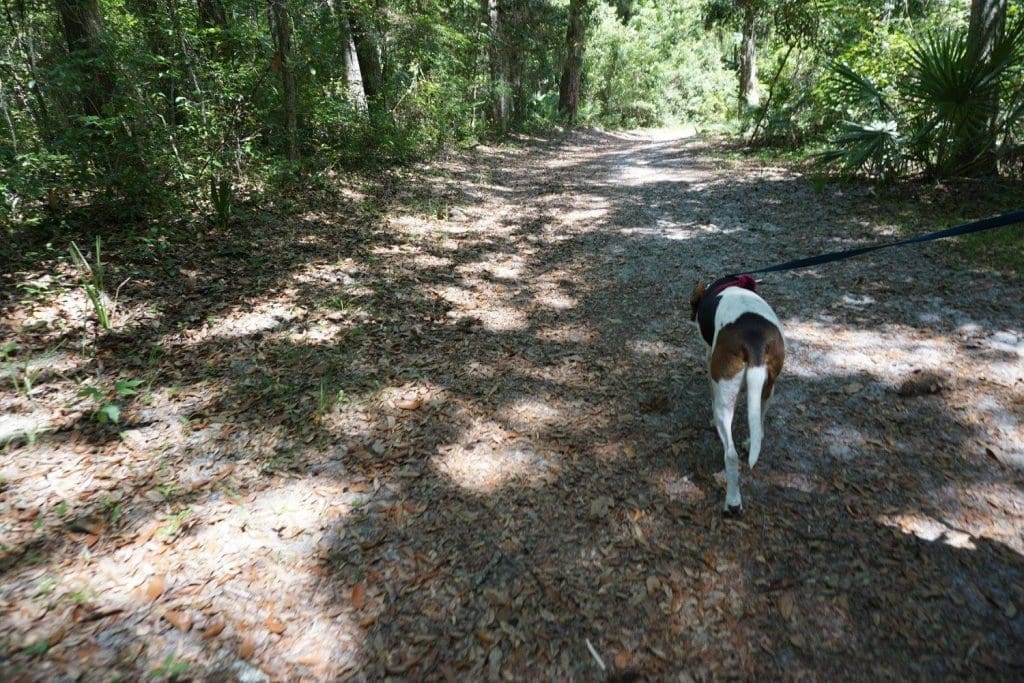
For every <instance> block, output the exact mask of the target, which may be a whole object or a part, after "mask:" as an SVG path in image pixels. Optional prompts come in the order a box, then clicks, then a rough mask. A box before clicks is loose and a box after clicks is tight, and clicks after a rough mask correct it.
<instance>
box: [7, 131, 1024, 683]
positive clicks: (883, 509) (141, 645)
mask: <svg viewBox="0 0 1024 683" xmlns="http://www.w3.org/2000/svg"><path fill="white" fill-rule="evenodd" d="M337 182H338V187H337V188H334V189H322V190H309V191H308V194H305V195H302V196H299V197H295V198H294V200H295V208H294V209H292V210H290V211H287V212H286V211H284V210H283V209H276V208H272V207H270V208H267V209H265V210H261V211H256V210H252V211H251V213H250V214H248V215H246V216H244V218H245V220H242V221H239V222H237V223H235V224H233V225H231V226H229V227H228V228H227V229H226V231H217V230H210V231H209V232H208V233H206V234H205V235H204V237H203V240H201V241H200V242H198V243H195V244H192V243H190V244H189V245H187V247H181V248H180V249H179V250H178V252H177V253H175V254H174V261H173V262H174V263H176V267H174V268H167V267H166V266H165V265H163V264H161V263H156V262H154V261H153V260H152V259H149V258H148V257H147V256H146V254H145V253H144V252H139V251H133V249H132V247H131V245H130V244H126V245H125V247H124V248H123V249H122V252H121V253H119V254H112V255H111V262H110V267H111V268H112V269H115V270H116V269H120V271H122V272H123V273H124V276H125V277H127V276H128V275H131V276H132V278H133V279H132V284H130V285H129V286H126V287H125V288H124V290H123V291H122V300H123V301H124V309H123V315H122V316H121V317H119V319H118V322H117V324H116V325H115V329H114V330H112V331H111V332H109V333H105V334H96V333H95V332H96V331H95V330H94V329H93V326H92V323H91V322H90V321H89V320H88V319H87V318H85V317H84V316H85V312H86V311H87V310H88V309H87V308H86V307H85V306H84V302H83V301H81V300H79V299H80V293H78V292H77V290H76V289H75V288H74V286H73V282H72V281H71V280H69V279H68V273H67V272H66V269H64V270H62V269H61V268H59V267H57V266H56V265H54V266H53V267H52V269H51V270H49V271H47V270H46V269H45V268H44V267H43V266H41V267H40V269H39V270H36V271H33V272H23V273H14V274H11V275H10V276H8V277H7V278H6V279H4V280H3V281H2V286H3V288H4V290H3V291H4V297H5V298H4V300H3V306H4V316H3V318H4V321H5V322H4V337H5V338H10V339H12V340H13V341H14V342H15V344H16V345H17V348H16V350H15V352H14V355H13V356H10V357H9V358H8V359H7V360H5V362H4V364H3V366H2V370H3V375H4V377H3V378H2V380H3V383H2V384H0V387H2V388H0V408H2V411H0V412H2V415H3V416H4V417H3V418H0V437H2V439H3V442H4V443H5V444H6V445H5V446H4V450H3V452H2V455H3V460H2V471H0V475H2V480H0V482H2V483H0V509H2V513H3V514H2V517H3V527H2V529H0V533H2V538H0V543H2V544H3V545H2V546H0V571H2V572H3V582H2V588H0V595H2V599H0V645H2V647H3V657H2V660H0V661H2V663H0V675H2V677H3V678H4V680H12V681H18V680H28V681H31V680H53V679H71V680H87V681H88V680H109V679H110V678H112V677H116V676H122V677H124V678H126V679H135V678H141V677H143V676H149V675H150V674H151V672H159V671H164V670H165V669H169V668H170V667H169V666H165V663H169V664H170V665H176V664H177V663H178V662H182V663H184V664H183V665H184V666H185V667H186V668H185V671H186V673H185V674H181V675H184V676H187V677H191V678H194V679H196V680H209V679H218V678H221V679H222V678H224V677H227V678H229V679H230V678H239V679H241V678H245V679H246V680H291V679H304V680H379V679H385V678H388V677H391V678H393V679H396V680H397V679H411V680H440V679H444V680H481V679H488V680H499V679H501V680H523V679H537V680H600V679H608V680H645V679H646V680H677V681H700V680H717V679H722V678H762V679H776V678H807V679H829V678H834V677H842V678H843V679H850V678H859V679H864V680H876V679H878V678H881V677H885V678H939V677H967V678H1002V679H1008V678H1014V677H1017V676H1019V673H1020V671H1021V669H1022V668H1024V659H1022V658H1021V656H1020V654H1019V653H1018V650H1019V648H1017V647H1016V646H1015V645H1016V644H1017V643H1019V642H1020V641H1021V638H1022V637H1024V617H1022V616H1021V614H1020V606H1021V605H1024V579H1022V578H1021V577H1022V576H1024V557H1022V553H1024V540H1022V538H1021V536H1020V529H1021V524H1022V517H1024V494H1022V486H1021V484H1022V480H1024V477H1022V470H1021V465H1020V464H1019V463H1020V461H1021V459H1022V458H1024V454H1022V452H1021V449H1022V443H1024V434H1022V432H1021V429H1022V423H1024V377H1022V371H1021V367H1022V363H1021V356H1022V355H1024V331H1022V329H1021V323H1020V321H1021V320H1022V319H1024V311H1022V306H1024V304H1022V303H1021V301H1022V299H1024V297H1021V292H1020V286H1019V283H1018V282H1015V281H1013V280H1012V279H1007V278H1005V277H1002V276H1001V275H1000V274H998V273H992V272H987V271H984V270H981V269H970V268H966V267H964V266H963V264H956V263H953V262H952V260H951V259H948V258H947V257H946V256H945V252H944V247H943V246H942V245H941V244H937V245H931V246H929V247H926V248H923V249H918V250H914V251H902V252H880V253H878V254H876V255H873V256H871V257H869V258H863V259H858V260H856V261H846V262H842V263H838V264H835V265H834V266H831V267H829V268H828V269H815V270H809V271H801V272H797V273H792V274H789V275H779V276H773V277H772V278H770V279H769V281H768V282H766V283H765V284H764V285H763V286H762V289H763V291H764V294H765V296H766V298H768V299H769V301H771V303H772V304H773V306H774V307H775V308H776V310H777V311H778V312H779V313H780V316H781V317H782V320H783V323H784V326H785V329H786V332H787V341H788V344H789V358H788V359H787V368H786V371H785V373H784V375H783V379H782V380H781V381H780V384H779V390H778V394H777V398H776V399H775V400H774V401H773V403H772V411H771V414H770V416H769V426H768V429H767V438H766V451H765V453H764V456H763V457H762V460H761V462H760V463H759V465H758V467H757V468H756V469H755V470H754V471H752V472H751V471H749V470H746V469H744V470H743V473H742V486H743V492H744V498H745V504H746V507H747V512H746V515H745V516H744V517H743V518H741V519H739V520H735V521H733V520H723V519H722V518H721V516H720V512H719V509H718V505H719V504H720V502H721V500H722V497H723V495H724V484H723V481H722V479H721V474H720V470H721V452H720V446H719V444H718V441H717V437H716V436H715V434H714V432H713V431H712V430H710V429H708V428H707V426H706V425H707V416H708V411H709V408H708V403H709V397H708V391H707V386H706V380H705V379H704V374H703V373H704V368H703V362H704V349H703V348H702V346H701V343H700V342H699V340H698V339H697V337H696V335H695V333H694V331H693V330H692V328H691V327H690V325H689V321H688V315H687V308H686V304H687V301H688V296H689V289H690V288H691V287H692V285H693V284H694V283H695V282H696V281H697V280H700V279H704V280H707V279H712V278H714V277H717V276H718V275H720V274H722V273H725V272H732V271H735V270H742V269H743V268H751V267H754V266H759V265H763V264H765V263H766V262H771V261H776V260H783V259H787V258H791V257H796V256H803V255H807V254H811V253H815V252H818V251H826V250H832V249H835V248H839V245H843V244H854V243H856V244H861V243H868V242H871V241H873V240H875V239H878V238H879V236H880V235H884V234H889V233H891V232H892V229H893V227H894V224H901V223H900V219H899V216H900V215H901V214H900V213H899V211H898V209H899V208H900V205H899V204H898V203H896V202H890V203H886V201H885V200H883V199H880V198H878V197H877V196H875V195H874V194H873V193H871V192H869V191H867V190H863V191H862V190H859V189H856V188H844V190H843V191H842V192H838V191H832V190H830V189H829V188H825V190H824V191H818V190H816V189H815V188H814V186H813V184H812V183H810V182H808V181H807V180H805V179H804V178H802V176H801V172H800V170H799V169H796V168H785V167H780V166H773V165H767V164H764V163H762V162H758V161H755V160H750V159H743V158H738V157H736V156H735V155H733V154H730V153H729V151H728V150H726V149H725V148H722V147H718V146H716V145H715V144H712V143H703V142H699V141H696V140H691V139H684V138H680V137H677V136H676V135H674V134H672V133H671V132H646V133H621V134H612V133H600V132H594V131H581V132H577V133H573V134H570V135H565V136H561V137H551V138H536V139H530V138H524V139H521V140H520V141H519V144H517V145H512V146H505V147H482V148H480V149H479V150H477V151H476V152H473V153H465V154H452V155H449V156H446V157H442V158H439V159H437V160H435V161H433V162H431V163H429V164H424V165H421V166H418V167H415V168H407V169H398V170H395V171H390V172H387V173H384V174H380V175H377V176H341V175H339V176H337ZM353 188H356V189H353ZM438 206H445V207H447V210H445V211H439V210H438V209H437V207H438ZM912 206H913V208H914V209H915V210H917V211H919V212H920V211H921V210H923V205H912ZM957 210H958V211H959V210H960V209H959V208H958V209H957ZM927 215H930V216H932V219H933V220H937V221H941V222H942V223H948V222H952V221H948V220H946V219H945V218H944V217H943V216H942V215H935V214H934V212H933V213H932V214H927ZM920 220H922V221H924V218H921V219H920ZM912 227H915V228H916V227H918V226H917V225H916V224H915V225H914V226H912ZM920 227H930V226H925V225H922V226H920ZM225 244H233V245H235V247H234V248H233V249H232V250H230V253H228V251H225V250H224V246H223V245H225ZM44 265H45V264H44ZM120 274H121V273H120V272H119V273H117V275H120ZM44 278H45V279H46V280H45V281H46V282H48V283H51V284H50V287H51V289H50V293H49V294H48V295H43V296H39V297H36V298H32V299H24V298H21V297H18V296H15V294H14V293H15V292H16V291H17V289H16V287H15V286H14V285H16V284H17V282H18V281H19V279H20V280H21V281H29V280H31V281H33V282H41V281H43V279H44ZM120 279H124V277H122V278H120ZM40 359H42V360H40ZM47 359H49V360H47ZM37 361H38V362H37ZM25 373H30V374H31V380H32V381H31V382H30V384H31V385H32V388H31V389H29V390H24V387H26V386H27V385H25V383H24V381H23V380H24V379H25ZM11 380H14V381H11ZM18 380H22V381H21V383H20V384H19V383H18ZM137 380H141V381H137ZM118 382H121V384H120V385H119V384H118ZM84 383H88V384H89V386H93V387H96V392H92V393H91V394H90V395H89V396H92V397H94V398H89V397H83V396H80V395H79V389H80V388H81V385H82V384H84ZM129 383H130V384H129ZM117 386H122V387H123V386H131V387H133V391H134V392H135V394H133V395H123V396H122V395H119V394H118V393H117V391H116V387H117ZM102 401H109V402H111V403H110V405H115V407H116V412H117V415H118V421H117V423H116V424H113V423H110V422H107V423H101V422H100V421H98V420H97V419H95V418H94V415H96V414H98V412H99V411H100V410H101V409H103V407H104V404H103V403H102ZM106 414H108V415H109V414H113V411H111V410H108V411H107V413H106ZM744 422H745V418H744V417H743V415H742V414H741V415H739V416H738V417H737V426H736V430H737V432H738V433H739V434H740V435H742V432H743V431H744V430H743V427H742V424H743V423H744ZM168 658H170V659H168ZM161 667H162V668H161ZM154 675H155V676H156V677H159V674H154Z"/></svg>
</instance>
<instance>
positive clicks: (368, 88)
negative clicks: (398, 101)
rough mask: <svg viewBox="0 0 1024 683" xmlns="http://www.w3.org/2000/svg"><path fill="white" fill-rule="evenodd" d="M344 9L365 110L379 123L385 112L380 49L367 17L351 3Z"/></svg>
mask: <svg viewBox="0 0 1024 683" xmlns="http://www.w3.org/2000/svg"><path fill="white" fill-rule="evenodd" d="M345 7H346V15H347V17H348V26H349V29H350V30H351V32H352V43H353V44H354V45H355V48H356V60H357V61H358V62H359V78H360V79H361V80H362V82H363V93H364V94H365V96H366V108H367V111H369V113H370V118H371V119H373V120H375V121H379V120H381V119H382V118H383V117H384V115H385V112H386V108H385V102H384V69H383V67H382V66H381V58H380V48H379V47H378V46H377V39H376V36H374V34H373V31H372V28H371V26H370V23H369V21H368V19H369V17H367V16H366V15H365V13H364V12H363V11H362V10H361V9H353V7H352V4H351V3H346V4H345Z"/></svg>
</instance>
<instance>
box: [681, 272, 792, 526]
mask: <svg viewBox="0 0 1024 683" xmlns="http://www.w3.org/2000/svg"><path fill="white" fill-rule="evenodd" d="M753 287H754V282H753V278H750V277H749V276H730V277H729V278H723V279H722V280H719V281H717V282H714V283H712V284H711V285H710V286H704V285H698V286H697V287H696V288H694V293H693V296H692V297H691V300H690V304H691V311H692V312H691V318H693V319H694V320H695V322H696V323H697V324H698V325H699V326H700V331H701V336H702V337H704V341H705V342H707V343H708V345H709V347H710V348H709V353H708V372H709V374H710V375H711V384H712V389H713V393H714V405H713V412H714V421H715V427H716V428H717V430H718V435H719V437H720V438H721V439H722V444H723V445H724V446H725V465H726V483H727V487H726V488H727V491H726V505H725V507H726V510H727V511H729V510H734V509H738V508H739V507H740V506H741V505H742V503H741V499H740V494H739V477H738V471H737V455H736V449H735V446H734V445H733V441H732V416H733V409H734V406H735V403H736V399H737V397H738V396H739V393H740V390H741V389H743V388H744V384H745V385H746V387H745V388H746V391H747V417H748V420H749V425H750V450H749V456H748V462H749V464H750V466H751V467H753V466H754V464H755V463H756V462H757V459H758V456H759V455H760V452H761V442H762V440H763V438H764V415H765V412H766V411H767V408H768V400H769V399H770V398H771V395H772V391H773V389H774V386H775V380H776V378H777V377H778V376H779V373H780V372H781V371H782V364H783V362H784V361H785V357H786V344H785V340H784V338H783V336H782V326H781V325H780V324H779V319H778V316H776V315H775V311H773V310H772V308H771V306H769V305H768V303H767V302H766V301H765V300H764V299H762V298H761V297H760V296H758V295H757V294H755V293H754V292H753V291H752V289H753Z"/></svg>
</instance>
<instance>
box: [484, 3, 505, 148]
mask: <svg viewBox="0 0 1024 683" xmlns="http://www.w3.org/2000/svg"><path fill="white" fill-rule="evenodd" d="M505 4H506V3H499V2H498V0H480V5H481V9H482V10H483V15H484V25H485V26H486V27H487V38H488V40H487V63H488V72H489V75H490V83H491V87H490V92H491V97H490V101H491V104H490V110H491V111H490V116H491V125H492V127H493V128H494V130H495V131H496V132H497V133H498V134H499V135H500V134H504V133H505V132H506V131H508V126H509V108H510V105H509V80H510V78H509V76H510V74H509V71H510V68H509V67H510V65H509V54H508V52H509V51H508V49H507V46H506V43H507V38H508V36H507V29H506V26H505V25H506V20H507V10H506V8H505Z"/></svg>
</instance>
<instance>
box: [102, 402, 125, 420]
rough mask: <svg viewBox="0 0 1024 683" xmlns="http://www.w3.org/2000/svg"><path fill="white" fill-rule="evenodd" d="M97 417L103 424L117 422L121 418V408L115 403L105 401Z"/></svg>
mask: <svg viewBox="0 0 1024 683" xmlns="http://www.w3.org/2000/svg"><path fill="white" fill-rule="evenodd" d="M96 419H97V420H99V421H100V422H101V423H102V424H106V423H107V422H113V423H114V424H117V423H118V421H119V420H120V419H121V409H120V408H118V407H117V404H114V403H104V404H103V406H102V407H100V409H99V410H97V411H96Z"/></svg>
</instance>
